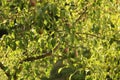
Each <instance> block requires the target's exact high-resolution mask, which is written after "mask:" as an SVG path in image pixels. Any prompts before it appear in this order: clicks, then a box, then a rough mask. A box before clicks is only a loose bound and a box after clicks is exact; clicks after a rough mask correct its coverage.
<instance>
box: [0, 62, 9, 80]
mask: <svg viewBox="0 0 120 80" xmlns="http://www.w3.org/2000/svg"><path fill="white" fill-rule="evenodd" d="M0 68H1V69H2V70H3V71H4V73H5V74H6V76H7V77H8V79H10V78H11V76H10V72H9V71H6V68H7V67H5V66H4V65H3V64H2V62H0Z"/></svg>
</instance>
